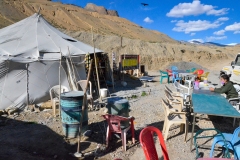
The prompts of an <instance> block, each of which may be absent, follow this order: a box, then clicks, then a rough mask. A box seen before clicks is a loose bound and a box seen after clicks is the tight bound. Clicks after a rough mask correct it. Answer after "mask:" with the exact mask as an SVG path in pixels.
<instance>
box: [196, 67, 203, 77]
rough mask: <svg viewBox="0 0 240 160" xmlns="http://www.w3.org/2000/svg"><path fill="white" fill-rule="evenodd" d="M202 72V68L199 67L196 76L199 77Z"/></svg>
mask: <svg viewBox="0 0 240 160" xmlns="http://www.w3.org/2000/svg"><path fill="white" fill-rule="evenodd" d="M203 73H204V70H202V69H199V70H198V71H197V77H198V78H201V75H202V74H203Z"/></svg>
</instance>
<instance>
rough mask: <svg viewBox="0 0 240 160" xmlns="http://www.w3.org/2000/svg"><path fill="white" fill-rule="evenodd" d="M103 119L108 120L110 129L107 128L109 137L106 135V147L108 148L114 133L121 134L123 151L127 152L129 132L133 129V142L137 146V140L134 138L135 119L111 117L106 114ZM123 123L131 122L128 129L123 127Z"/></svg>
mask: <svg viewBox="0 0 240 160" xmlns="http://www.w3.org/2000/svg"><path fill="white" fill-rule="evenodd" d="M102 116H103V118H105V119H106V120H107V123H108V127H107V135H106V145H107V147H108V144H109V140H110V139H111V134H112V133H121V138H122V145H123V150H124V151H126V150H127V149H126V148H127V147H126V139H127V131H128V130H129V129H131V133H132V142H133V144H135V138H134V123H133V121H134V117H122V116H118V115H111V114H106V115H102ZM122 121H130V125H129V126H128V127H126V126H121V122H122Z"/></svg>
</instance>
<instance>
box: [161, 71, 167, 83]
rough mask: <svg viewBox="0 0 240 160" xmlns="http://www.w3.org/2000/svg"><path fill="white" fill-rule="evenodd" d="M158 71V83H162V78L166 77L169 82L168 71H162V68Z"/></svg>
mask: <svg viewBox="0 0 240 160" xmlns="http://www.w3.org/2000/svg"><path fill="white" fill-rule="evenodd" d="M159 71H160V83H161V84H162V80H163V79H164V78H167V82H168V83H169V75H168V72H164V71H162V70H159Z"/></svg>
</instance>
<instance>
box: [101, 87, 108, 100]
mask: <svg viewBox="0 0 240 160" xmlns="http://www.w3.org/2000/svg"><path fill="white" fill-rule="evenodd" d="M107 91H108V90H107V89H106V88H102V89H100V94H101V97H102V98H105V97H107Z"/></svg>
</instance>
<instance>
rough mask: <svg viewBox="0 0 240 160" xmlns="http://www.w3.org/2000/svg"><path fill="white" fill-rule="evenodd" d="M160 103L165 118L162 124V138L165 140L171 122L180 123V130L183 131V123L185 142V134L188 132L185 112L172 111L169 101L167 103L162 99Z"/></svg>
mask: <svg viewBox="0 0 240 160" xmlns="http://www.w3.org/2000/svg"><path fill="white" fill-rule="evenodd" d="M162 104H163V108H164V113H165V120H164V125H163V133H164V140H165V141H166V140H167V136H168V131H169V129H170V127H171V125H173V124H181V126H180V131H183V124H184V125H185V138H184V141H185V142H186V139H187V134H188V120H187V118H186V112H177V111H173V110H172V109H171V108H173V107H172V106H171V105H170V103H167V102H166V101H165V100H163V99H162Z"/></svg>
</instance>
